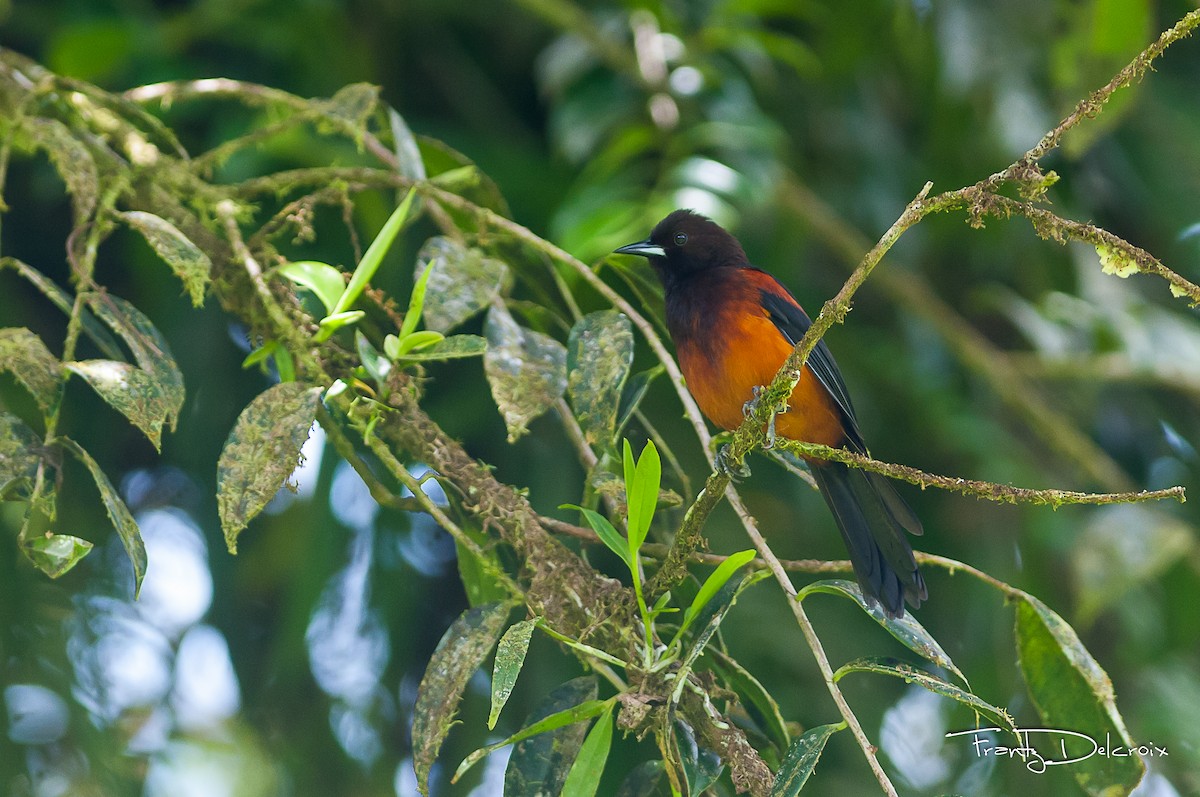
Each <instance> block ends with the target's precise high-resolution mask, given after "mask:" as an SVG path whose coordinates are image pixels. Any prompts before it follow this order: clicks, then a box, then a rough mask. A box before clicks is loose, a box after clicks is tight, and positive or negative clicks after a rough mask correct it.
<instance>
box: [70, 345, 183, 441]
mask: <svg viewBox="0 0 1200 797" xmlns="http://www.w3.org/2000/svg"><path fill="white" fill-rule="evenodd" d="M66 367H67V368H68V369H69V370H70V371H71V373H74V374H78V375H79V376H81V377H83V379H84V380H85V381H86V382H87V383H88V384H89V385H90V386H91V388H92V389H93V390H95V391H96V393H98V394H99V395H100V398H102V399H104V400H105V402H107V403H108V405H109V406H110V407H112V408H113V409H115V410H116V411H117V412H119V413H121V414H122V415H124V416H125V418H126V419H128V420H129V422H130V423H132V424H133V425H134V426H136V427H137V428H138V429H140V430H142V433H143V434H145V435H146V437H147V438H149V440H150V442H151V443H153V444H154V447H155V448H156V449H160V450H161V448H162V427H163V419H164V418H166V417H167V416H168V415H169V414H170V413H171V411H172V407H171V397H170V396H169V395H167V394H166V393H164V392H163V389H162V385H161V384H160V383H159V382H157V381H156V380H155V379H154V377H153V376H152V375H151V374H149V373H147V372H146V371H143V370H142V369H141V368H138V367H136V366H133V365H130V364H129V363H125V362H117V361H115V360H80V361H79V362H71V363H67V364H66Z"/></svg>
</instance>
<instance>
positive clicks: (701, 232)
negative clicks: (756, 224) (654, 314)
mask: <svg viewBox="0 0 1200 797" xmlns="http://www.w3.org/2000/svg"><path fill="white" fill-rule="evenodd" d="M615 252H616V253H617V254H622V255H640V256H641V257H644V258H647V259H648V260H649V261H650V265H652V266H654V270H655V271H656V272H658V276H659V278H660V279H661V280H662V281H663V284H664V285H666V286H668V287H670V286H671V284H672V283H674V282H675V281H677V280H680V279H684V278H686V277H688V276H689V275H691V274H694V273H696V272H700V271H707V270H709V269H713V268H720V267H723V266H733V267H743V266H747V265H749V261H748V260H747V259H746V253H745V251H743V250H742V245H741V244H740V243H738V240H737V239H736V238H734V237H733V236H732V235H730V234H729V233H727V232H725V230H723V229H722V228H721V226H720V225H718V224H717V223H716V222H715V221H713V220H712V219H709V218H707V217H705V216H701V215H700V214H699V213H696V212H695V211H693V210H676V211H674V212H673V213H671V214H670V215H669V216H667V217H666V218H665V219H663V220H662V221H660V222H659V223H658V224H657V225H655V227H654V231H653V232H651V233H650V237H649V238H647V239H646V240H644V241H638V242H637V243H632V244H629V245H627V246H622V247H621V248H620V249H617V250H615Z"/></svg>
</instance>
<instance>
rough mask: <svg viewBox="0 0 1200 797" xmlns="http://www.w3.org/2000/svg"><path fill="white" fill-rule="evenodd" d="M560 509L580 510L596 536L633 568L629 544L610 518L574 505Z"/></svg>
mask: <svg viewBox="0 0 1200 797" xmlns="http://www.w3.org/2000/svg"><path fill="white" fill-rule="evenodd" d="M559 509H578V510H579V511H580V512H582V513H583V517H584V519H585V520H586V521H587V523H588V525H589V526H591V527H592V531H594V532H596V536H597V537H599V538H600V541H601V542H603V543H604V545H605V546H606V547H607V548H608V549H609V550H610V551H612V552H613V553H615V554H616V555H617V556H619V557H621V561H622V562H624V563H625V564H626V565H627V566H629V567H633V564H632V562H633V559H632V557H631V556H630V554H629V543H628V542H627V541H626V540H625V538H624V537H622V536H621V532H619V531H617V530H616V528H614V527H613V524H612V523H610V522H609V521H608V518H606V517H604V515H601V514H600V513H599V512H596V511H595V510H592V509H587V508H586V507H582V506H576V505H574V504H563V505H562V506H560V507H559Z"/></svg>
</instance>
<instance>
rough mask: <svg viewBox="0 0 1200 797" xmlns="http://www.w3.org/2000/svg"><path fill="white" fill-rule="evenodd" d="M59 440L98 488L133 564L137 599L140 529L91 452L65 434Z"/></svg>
mask: <svg viewBox="0 0 1200 797" xmlns="http://www.w3.org/2000/svg"><path fill="white" fill-rule="evenodd" d="M58 442H59V443H61V444H62V447H63V448H65V449H66V450H67V451H70V452H71V453H72V454H73V455H74V456H75V458H76V459H78V460H79V461H80V462H82V463H83V464H84V465H85V466H86V467H87V469H88V471H89V472H90V473H91V474H92V479H93V480H94V481H95V482H96V487H97V489H99V490H100V500H101V501H102V502H103V503H104V508H105V510H107V511H108V518H109V520H111V521H112V524H113V527H114V528H115V529H116V530H117V536H118V537H120V538H121V544H122V545H124V546H125V553H127V554H128V555H129V562H130V564H132V565H133V597H134V599H136V598H137V596H138V594H139V593H140V592H141V591H142V579H144V578H145V577H146V546H145V545H144V544H143V543H142V532H141V530H140V529H139V528H138V525H137V522H136V521H134V519H133V515H132V514H130V512H129V507H127V506H125V502H124V501H122V500H121V496H120V494H119V493H118V492H117V490H116V488H115V487H113V486H112V482H110V481H109V480H108V477H107V476H105V475H104V471H102V470H101V469H100V466H99V465H98V464H96V460H94V459H92V455H91V454H89V453H88V452H87V451H85V450H84V449H83V447H82V446H80V445H79V444H78V443H76V442H75V441H74V440H71V439H70V438H68V437H60V438H58Z"/></svg>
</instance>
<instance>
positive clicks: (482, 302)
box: [416, 236, 511, 332]
mask: <svg viewBox="0 0 1200 797" xmlns="http://www.w3.org/2000/svg"><path fill="white" fill-rule="evenodd" d="M427 270H428V272H429V284H428V285H427V286H426V290H425V306H424V317H425V327H426V329H433V330H437V331H438V332H449V331H450V330H452V329H454V328H455V327H456V326H458V325H459V324H461V323H462V322H464V321H466V320H467V319H468V318H470V317H471V316H473V315H475V314H476V313H478V312H479V311H480V310H482V309H484V308H485V307H487V306H488V305H490V304H491V302H492V299H494V298H495V297H496V296H498V295H500V293H501V292H502V291H503V290H504V287H505V285H506V283H507V282H508V281H509V280H510V279H511V277H510V276H509V271H508V266H506V265H505V264H504V263H503V262H501V261H499V260H496V259H495V258H491V257H486V256H485V255H484V254H483V252H480V251H479V250H478V249H468V248H467V247H466V246H464V245H463V244H461V243H459V242H458V241H455V240H454V239H453V238H444V237H441V236H439V237H436V238H430V239H429V240H428V241H426V242H425V245H424V246H422V247H421V251H420V252H419V253H418V254H417V271H416V276H418V277H419V276H420V275H422V274H424V273H426V271H427Z"/></svg>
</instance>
